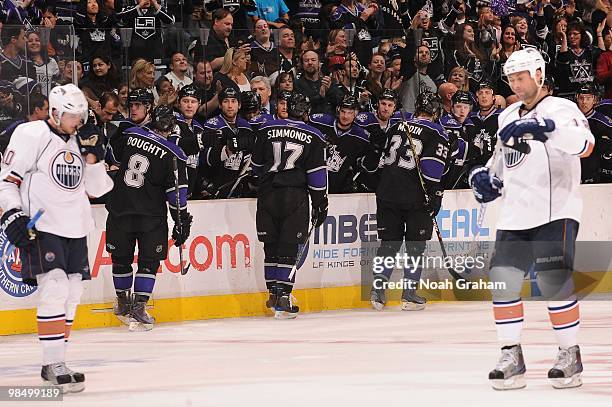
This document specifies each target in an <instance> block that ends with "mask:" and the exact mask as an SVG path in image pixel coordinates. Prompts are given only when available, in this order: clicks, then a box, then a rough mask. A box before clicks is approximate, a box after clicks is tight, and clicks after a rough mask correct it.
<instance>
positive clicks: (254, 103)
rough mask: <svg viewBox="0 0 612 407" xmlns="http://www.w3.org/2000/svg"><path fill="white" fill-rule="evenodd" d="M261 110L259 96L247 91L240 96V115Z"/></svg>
mask: <svg viewBox="0 0 612 407" xmlns="http://www.w3.org/2000/svg"><path fill="white" fill-rule="evenodd" d="M260 110H261V96H260V95H259V93H257V92H255V91H253V90H249V91H246V92H242V93H241V94H240V113H242V114H249V113H253V112H259V111H260Z"/></svg>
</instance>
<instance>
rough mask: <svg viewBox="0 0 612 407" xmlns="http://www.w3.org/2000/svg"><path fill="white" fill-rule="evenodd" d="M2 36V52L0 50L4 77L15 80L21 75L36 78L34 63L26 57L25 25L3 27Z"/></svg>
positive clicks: (0, 62)
mask: <svg viewBox="0 0 612 407" xmlns="http://www.w3.org/2000/svg"><path fill="white" fill-rule="evenodd" d="M0 38H1V40H2V52H0V72H2V79H4V80H7V81H14V80H15V79H16V78H18V77H20V76H25V77H28V78H32V79H36V70H35V69H34V65H33V64H32V62H31V61H29V60H27V59H26V58H25V57H24V51H25V44H26V41H25V31H24V29H23V27H16V26H5V27H2V30H1V32H0Z"/></svg>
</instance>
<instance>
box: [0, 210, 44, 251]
mask: <svg viewBox="0 0 612 407" xmlns="http://www.w3.org/2000/svg"><path fill="white" fill-rule="evenodd" d="M29 221H30V217H29V216H28V215H26V214H25V213H24V212H23V211H22V210H21V209H18V208H15V209H11V210H10V211H6V212H4V214H3V215H2V217H1V218H0V224H1V225H2V229H3V230H4V233H6V237H7V238H8V240H9V242H11V243H12V244H14V245H15V247H17V248H19V249H23V248H25V247H28V246H30V245H31V244H33V242H34V239H35V238H36V229H28V222H29Z"/></svg>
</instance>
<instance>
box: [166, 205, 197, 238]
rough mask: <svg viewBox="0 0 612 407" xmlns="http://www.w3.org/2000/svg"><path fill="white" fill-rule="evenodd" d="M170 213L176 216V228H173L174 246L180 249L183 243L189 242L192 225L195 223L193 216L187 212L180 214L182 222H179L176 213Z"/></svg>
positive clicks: (183, 211)
mask: <svg viewBox="0 0 612 407" xmlns="http://www.w3.org/2000/svg"><path fill="white" fill-rule="evenodd" d="M170 211H171V213H172V212H174V214H173V215H172V218H173V219H174V228H172V240H174V245H175V246H176V247H180V246H181V245H182V244H183V243H185V242H186V241H187V238H188V237H189V234H190V233H191V223H192V222H193V216H191V214H190V213H189V212H187V211H186V210H182V211H180V213H179V216H180V222H178V221H177V219H176V211H172V210H170ZM179 223H180V228H179Z"/></svg>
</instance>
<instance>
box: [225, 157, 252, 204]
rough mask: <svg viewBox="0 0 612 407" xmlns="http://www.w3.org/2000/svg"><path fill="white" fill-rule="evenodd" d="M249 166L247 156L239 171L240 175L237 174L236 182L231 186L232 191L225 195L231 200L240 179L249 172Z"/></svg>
mask: <svg viewBox="0 0 612 407" xmlns="http://www.w3.org/2000/svg"><path fill="white" fill-rule="evenodd" d="M250 166H251V156H250V155H249V157H248V158H247V159H246V160H244V166H243V167H242V169H241V170H240V173H239V174H238V178H237V179H236V182H234V185H233V186H232V189H230V191H229V194H227V197H228V198H231V197H232V195H234V191H235V190H236V188H237V187H238V185H240V182H241V181H242V179H243V178H244V177H245V176H246V175H247V173H248V172H249V167H250Z"/></svg>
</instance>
